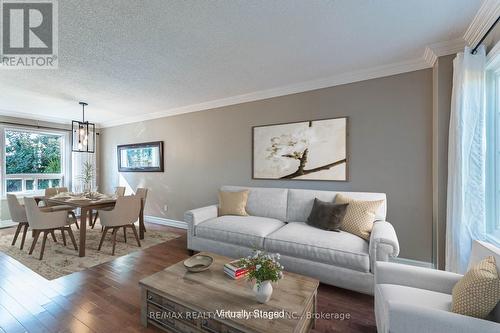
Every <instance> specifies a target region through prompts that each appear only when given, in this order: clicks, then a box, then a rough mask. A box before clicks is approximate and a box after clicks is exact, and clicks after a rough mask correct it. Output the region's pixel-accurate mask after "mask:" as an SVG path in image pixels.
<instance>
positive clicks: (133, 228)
mask: <svg viewBox="0 0 500 333" xmlns="http://www.w3.org/2000/svg"><path fill="white" fill-rule="evenodd" d="M132 231H133V232H134V236H135V240H136V241H137V246H139V247H141V241H140V240H139V235H138V234H137V229H136V228H135V224H133V223H132Z"/></svg>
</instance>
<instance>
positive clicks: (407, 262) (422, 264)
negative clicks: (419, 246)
mask: <svg viewBox="0 0 500 333" xmlns="http://www.w3.org/2000/svg"><path fill="white" fill-rule="evenodd" d="M390 262H396V263H398V264H404V265H411V266H418V267H425V268H435V267H434V264H433V263H432V262H427V261H420V260H413V259H406V258H399V257H398V258H391V259H390Z"/></svg>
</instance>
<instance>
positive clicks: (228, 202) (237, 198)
mask: <svg viewBox="0 0 500 333" xmlns="http://www.w3.org/2000/svg"><path fill="white" fill-rule="evenodd" d="M247 201H248V191H239V192H225V191H219V216H222V215H236V216H248V213H247V211H246V210H245V207H246V206H247Z"/></svg>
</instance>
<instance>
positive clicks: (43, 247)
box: [40, 230, 54, 260]
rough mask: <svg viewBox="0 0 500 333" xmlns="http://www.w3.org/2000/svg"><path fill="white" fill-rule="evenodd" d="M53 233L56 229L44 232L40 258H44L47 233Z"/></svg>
mask: <svg viewBox="0 0 500 333" xmlns="http://www.w3.org/2000/svg"><path fill="white" fill-rule="evenodd" d="M49 232H50V233H53V232H54V230H52V231H44V232H43V240H42V249H41V250H40V260H42V259H43V252H44V251H45V243H46V242H47V234H48V233H49Z"/></svg>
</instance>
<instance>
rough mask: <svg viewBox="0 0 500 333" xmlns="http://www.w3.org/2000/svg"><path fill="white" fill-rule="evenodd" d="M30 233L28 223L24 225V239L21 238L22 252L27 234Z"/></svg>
mask: <svg viewBox="0 0 500 333" xmlns="http://www.w3.org/2000/svg"><path fill="white" fill-rule="evenodd" d="M27 233H28V223H26V224H25V225H24V229H23V238H21V250H22V249H23V248H24V242H25V241H26V234H27Z"/></svg>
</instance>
